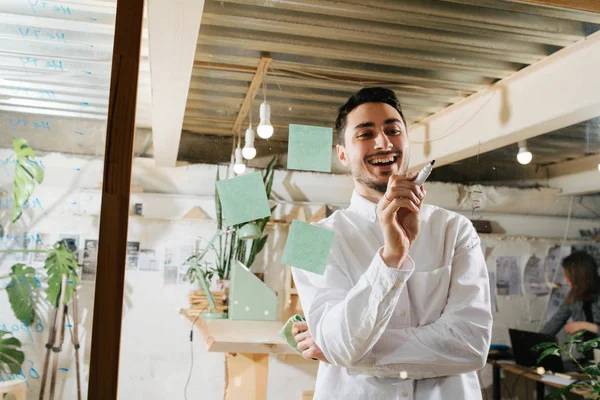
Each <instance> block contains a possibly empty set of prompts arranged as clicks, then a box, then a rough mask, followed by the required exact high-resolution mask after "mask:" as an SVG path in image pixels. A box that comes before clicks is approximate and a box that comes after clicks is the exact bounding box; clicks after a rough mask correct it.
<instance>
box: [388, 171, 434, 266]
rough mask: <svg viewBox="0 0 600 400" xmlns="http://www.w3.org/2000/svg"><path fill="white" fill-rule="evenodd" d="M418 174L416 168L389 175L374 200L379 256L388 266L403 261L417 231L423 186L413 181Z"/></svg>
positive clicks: (423, 194)
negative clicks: (382, 191)
mask: <svg viewBox="0 0 600 400" xmlns="http://www.w3.org/2000/svg"><path fill="white" fill-rule="evenodd" d="M417 175H418V172H413V173H411V174H409V175H408V176H400V175H392V176H390V180H389V182H388V188H387V191H386V192H385V194H384V195H383V196H381V200H379V203H378V204H377V215H378V217H379V224H380V225H381V230H382V231H383V240H384V247H383V252H382V254H381V258H382V259H383V262H385V264H386V265H387V266H388V267H392V268H399V267H400V266H401V265H402V263H403V262H404V260H405V259H406V257H407V256H408V250H410V246H411V245H412V244H413V242H414V241H415V239H416V238H417V236H418V234H419V213H420V211H421V205H422V204H423V199H424V198H425V189H423V187H422V186H419V185H417V184H415V183H414V182H413V181H414V180H415V178H416V177H417Z"/></svg>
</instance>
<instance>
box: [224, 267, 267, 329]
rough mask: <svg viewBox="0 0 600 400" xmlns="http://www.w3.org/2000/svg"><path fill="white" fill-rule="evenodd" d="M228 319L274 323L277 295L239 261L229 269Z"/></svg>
mask: <svg viewBox="0 0 600 400" xmlns="http://www.w3.org/2000/svg"><path fill="white" fill-rule="evenodd" d="M228 311H229V319H235V320H246V321H276V320H277V295H276V294H275V292H273V291H272V290H271V289H269V287H268V286H267V285H265V284H264V282H262V281H261V280H260V279H258V278H257V277H256V275H254V274H253V273H252V272H251V271H250V270H249V269H248V268H246V266H245V265H244V264H242V263H241V262H239V261H236V262H235V263H233V266H232V268H231V288H230V289H229V310H228Z"/></svg>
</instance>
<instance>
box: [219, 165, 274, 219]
mask: <svg viewBox="0 0 600 400" xmlns="http://www.w3.org/2000/svg"><path fill="white" fill-rule="evenodd" d="M217 190H218V192H219V199H220V200H221V207H222V208H223V216H224V217H225V222H226V223H227V225H229V226H232V225H237V224H242V223H244V222H248V221H253V220H256V219H261V218H265V217H268V216H270V215H271V209H270V208H269V200H268V199H267V192H266V190H265V185H264V183H263V180H262V175H261V174H260V173H259V172H253V173H249V174H246V175H241V176H237V177H235V178H230V179H225V180H222V181H218V182H217Z"/></svg>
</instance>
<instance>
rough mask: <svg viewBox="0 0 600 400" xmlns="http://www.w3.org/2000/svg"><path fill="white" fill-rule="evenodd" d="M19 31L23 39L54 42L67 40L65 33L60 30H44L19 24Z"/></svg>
mask: <svg viewBox="0 0 600 400" xmlns="http://www.w3.org/2000/svg"><path fill="white" fill-rule="evenodd" d="M18 29H19V33H20V34H21V37H22V38H23V39H34V38H35V40H49V41H56V42H65V43H66V42H67V40H66V39H65V33H64V32H60V31H45V30H40V29H35V28H29V27H26V26H20V27H19V28H18Z"/></svg>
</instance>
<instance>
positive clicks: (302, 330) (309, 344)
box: [292, 322, 329, 364]
mask: <svg viewBox="0 0 600 400" xmlns="http://www.w3.org/2000/svg"><path fill="white" fill-rule="evenodd" d="M292 334H293V335H294V339H296V343H297V346H296V347H297V348H298V350H300V351H301V352H302V357H304V358H306V359H307V360H311V359H312V360H315V359H316V360H319V361H323V362H326V363H328V364H329V361H328V360H327V358H325V356H324V355H323V352H322V351H321V348H320V347H319V346H317V344H316V343H315V341H314V340H313V337H312V335H311V334H310V331H309V330H308V324H307V323H306V322H295V323H294V325H293V327H292Z"/></svg>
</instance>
